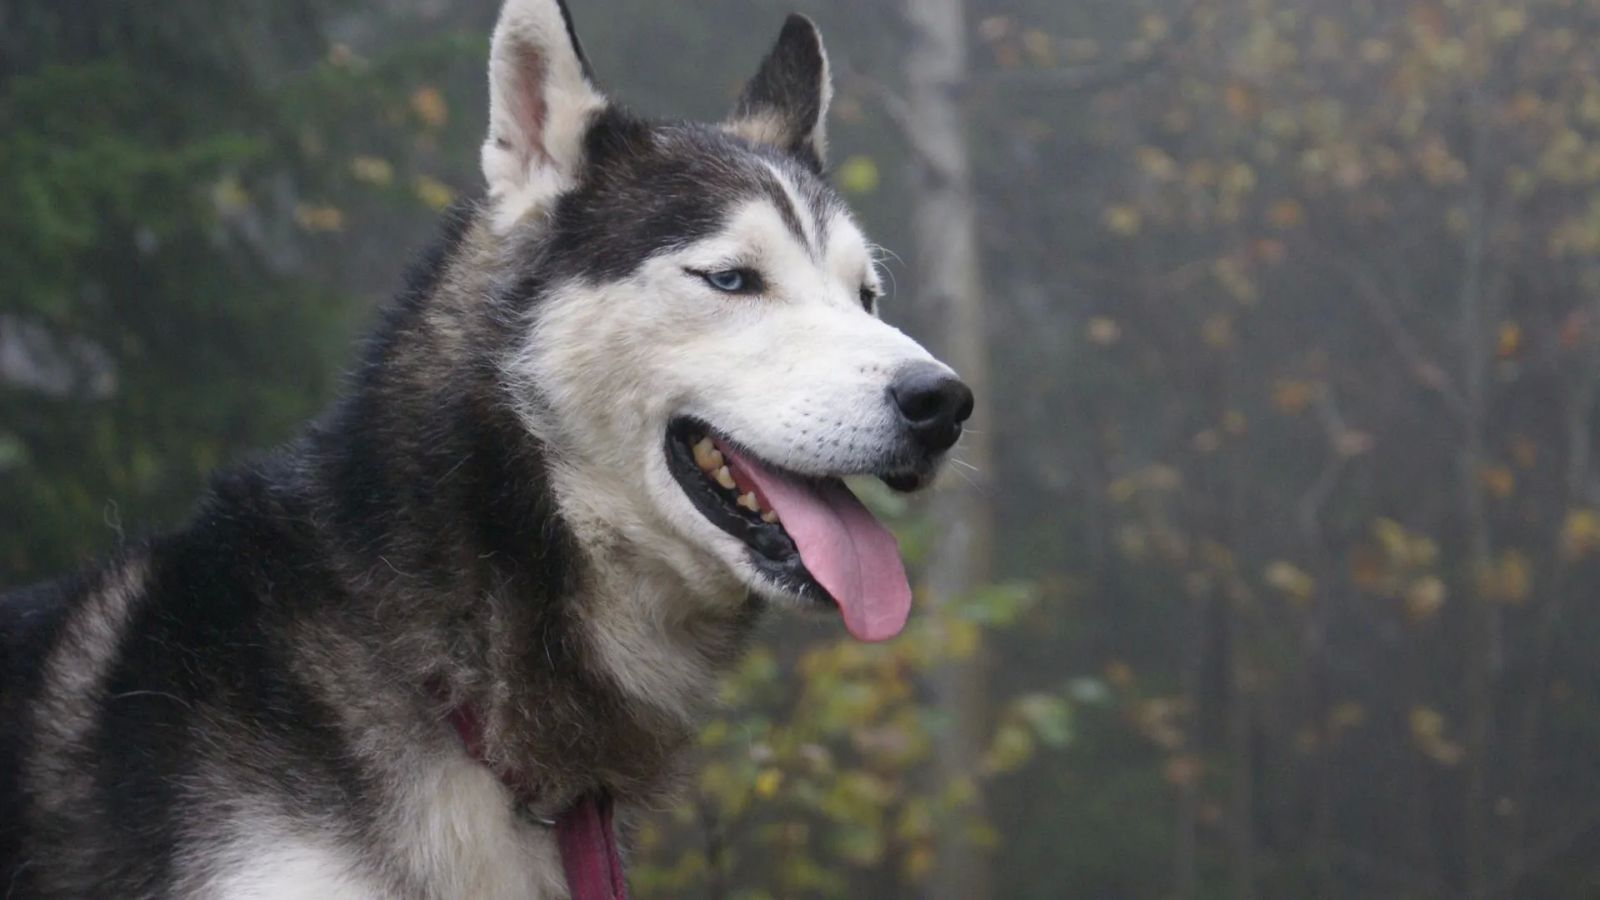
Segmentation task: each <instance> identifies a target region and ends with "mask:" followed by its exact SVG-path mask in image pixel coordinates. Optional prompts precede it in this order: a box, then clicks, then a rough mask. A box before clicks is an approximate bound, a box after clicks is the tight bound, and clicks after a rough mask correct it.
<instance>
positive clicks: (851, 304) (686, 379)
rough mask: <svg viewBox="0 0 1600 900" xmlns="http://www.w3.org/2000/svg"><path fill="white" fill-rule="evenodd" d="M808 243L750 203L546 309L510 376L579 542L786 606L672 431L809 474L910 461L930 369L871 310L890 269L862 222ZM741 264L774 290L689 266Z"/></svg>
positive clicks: (564, 293) (836, 226)
mask: <svg viewBox="0 0 1600 900" xmlns="http://www.w3.org/2000/svg"><path fill="white" fill-rule="evenodd" d="M775 171H777V170H775ZM784 177H785V178H787V176H786V175H785V176H784ZM789 193H790V194H791V195H793V196H795V198H796V201H797V200H798V196H797V195H798V194H799V192H798V191H796V190H794V189H793V187H792V186H790V187H789ZM795 205H796V206H797V207H798V208H799V209H801V210H807V207H805V206H802V205H800V204H799V203H798V202H796V204H795ZM802 218H804V219H809V211H807V212H805V213H803V214H802ZM805 231H806V237H807V240H806V241H805V242H802V241H801V240H800V239H799V238H797V237H796V235H795V234H794V233H793V232H792V231H791V230H790V229H789V228H788V227H787V226H786V225H785V224H784V221H783V218H782V216H781V215H780V213H779V211H778V209H777V207H775V206H774V205H773V203H772V201H771V200H769V199H765V198H763V199H759V200H757V199H752V200H751V201H749V202H747V203H745V204H744V205H743V206H740V207H736V208H735V210H734V211H733V212H732V213H731V214H730V215H729V217H728V225H727V227H726V228H725V229H723V230H722V231H721V232H720V233H719V234H716V235H714V236H712V237H709V238H707V239H704V240H701V241H699V242H696V243H694V244H692V245H690V246H687V247H685V248H683V249H681V250H678V251H676V252H671V253H667V254H664V255H660V256H657V257H654V258H652V259H650V260H648V261H646V262H645V263H644V265H643V266H641V267H640V268H639V270H638V271H637V272H636V273H635V274H634V275H633V276H632V277H630V278H628V279H626V280H624V281H620V282H615V283H609V284H604V285H599V286H593V287H590V286H584V285H581V284H569V285H567V286H566V287H564V288H561V289H558V290H557V291H556V292H555V294H554V295H553V296H550V297H547V298H545V299H544V300H542V301H541V302H540V305H539V308H538V311H537V321H536V323H535V326H534V328H533V329H532V331H531V333H530V336H529V339H528V341H527V343H526V345H525V347H524V349H523V352H522V353H521V355H520V357H519V358H518V360H517V361H516V362H515V363H514V365H513V367H512V368H513V372H512V374H513V375H514V377H515V378H516V380H517V381H518V382H520V383H522V384H525V385H528V387H529V390H530V392H534V391H536V392H537V400H536V401H535V402H531V403H529V405H528V406H527V408H526V409H525V411H524V417H525V419H526V421H527V424H528V426H529V427H530V428H531V429H533V430H534V431H535V432H536V433H537V434H539V436H540V437H541V438H543V439H544V440H545V441H546V442H547V443H548V444H549V445H550V446H551V449H552V452H551V453H550V458H551V459H554V460H558V461H559V463H558V465H559V468H558V470H557V471H556V472H555V475H554V478H553V481H554V486H555V488H556V492H557V496H558V500H559V502H560V504H561V506H562V510H563V513H564V514H565V515H566V516H567V518H568V519H569V521H570V522H571V524H572V525H573V527H574V528H575V529H577V530H578V532H579V538H580V540H579V544H580V545H583V546H589V547H602V548H607V551H609V550H615V549H616V548H617V545H618V544H619V543H621V544H625V545H628V551H629V552H628V555H629V556H633V555H635V554H639V553H643V554H645V555H646V556H648V557H651V558H654V559H655V560H657V561H658V562H659V563H664V564H666V565H667V566H669V567H670V568H671V569H673V570H675V571H676V573H677V574H678V575H679V576H680V577H681V578H682V579H683V580H684V582H685V583H686V584H688V585H693V586H696V587H699V588H702V590H703V591H705V592H704V593H702V594H701V595H700V599H701V600H702V601H703V602H705V603H710V604H715V605H719V606H722V605H726V604H728V603H730V602H737V600H738V599H739V597H741V596H742V593H743V590H744V589H751V590H755V591H757V592H758V593H761V594H763V595H765V596H768V597H773V598H775V599H778V598H779V595H778V592H777V591H776V590H775V589H774V588H773V587H771V586H770V585H769V584H767V582H766V581H765V580H764V579H763V578H762V577H761V576H760V575H758V574H757V573H756V571H755V570H754V568H753V567H752V566H751V565H750V564H749V562H748V549H747V548H746V546H745V545H744V544H743V543H742V542H740V541H739V540H737V539H735V538H733V537H732V536H730V535H728V534H727V533H725V532H724V531H722V530H721V529H720V528H718V527H717V526H715V525H713V524H712V523H711V522H709V521H707V520H706V519H705V517H704V516H703V515H702V514H701V513H700V512H699V511H698V510H697V509H696V508H695V507H694V506H693V504H692V503H691V501H690V500H689V498H688V497H687V496H686V495H685V494H684V492H683V488H682V487H681V486H680V485H679V484H678V482H677V480H676V479H675V478H674V477H673V476H672V474H671V473H670V471H669V470H668V468H667V464H666V459H665V455H664V450H663V444H664V441H665V435H666V429H667V426H668V423H669V422H670V421H671V420H672V419H673V418H674V417H676V416H680V415H688V416H692V417H695V418H698V419H701V420H703V421H705V422H708V423H710V424H711V425H712V426H713V427H714V428H716V429H717V430H719V431H720V432H722V433H723V434H725V435H726V436H728V437H730V438H732V439H733V440H735V441H737V442H739V443H740V444H742V445H744V446H745V447H747V448H749V449H750V450H752V451H754V452H755V453H756V454H757V455H759V456H760V457H762V458H764V459H766V460H768V461H770V462H773V463H776V464H778V465H780V466H783V467H784V468H787V469H790V470H793V471H796V472H801V473H804V474H809V475H819V476H822V475H842V474H851V473H861V472H868V471H874V470H881V469H882V468H883V467H884V466H885V464H886V462H887V460H888V459H889V458H890V457H891V456H892V455H893V454H894V453H895V451H896V449H897V444H898V441H899V440H901V436H900V432H899V426H898V421H897V418H896V416H897V414H896V412H895V410H894V408H893V406H892V401H891V399H890V397H889V393H888V389H889V383H890V379H891V378H892V376H893V374H894V372H895V371H896V370H897V369H899V368H900V367H901V366H903V365H905V364H907V363H911V362H916V361H933V359H932V357H931V356H930V355H929V354H928V352H927V351H926V350H924V349H923V348H922V347H921V346H920V345H918V344H917V343H916V342H915V341H913V340H912V339H911V338H909V337H907V336H906V335H905V334H903V333H902V332H900V331H899V330H898V329H896V328H894V327H893V326H890V325H888V324H886V323H884V322H882V321H880V320H879V319H878V318H877V317H876V316H875V315H874V314H873V313H871V312H868V311H867V310H865V309H863V308H862V305H861V300H860V290H861V288H862V286H863V285H867V286H870V287H871V288H873V289H874V291H876V289H877V275H876V273H875V271H874V270H873V267H872V263H871V256H870V253H869V251H868V247H867V243H866V240H865V238H864V237H863V236H862V234H861V232H860V230H859V228H857V226H856V225H855V223H854V222H852V221H851V220H850V218H849V217H848V216H847V215H846V214H844V213H843V212H837V213H835V214H833V216H832V218H831V221H829V222H828V224H827V227H826V229H825V232H826V235H827V243H826V246H825V247H818V246H816V240H817V237H818V236H817V234H816V229H815V226H814V224H813V223H809V222H808V223H807V225H806V228H805ZM808 244H810V246H808ZM741 266H743V267H749V268H752V269H755V270H756V271H758V272H760V273H761V275H762V277H763V278H764V280H765V282H766V284H765V290H764V291H763V292H762V293H761V294H759V295H751V296H741V295H730V294H723V293H720V292H718V291H716V290H715V289H714V288H712V287H711V286H709V285H708V284H706V282H705V281H704V280H703V279H701V278H700V277H698V276H696V275H693V274H690V272H689V271H686V270H696V271H716V270H720V269H727V268H733V267H741ZM530 396H532V395H531V394H530ZM607 551H602V552H607ZM730 575H731V576H733V577H732V578H730V577H729V576H730ZM718 585H720V586H721V589H720V590H706V589H709V588H711V587H713V586H718Z"/></svg>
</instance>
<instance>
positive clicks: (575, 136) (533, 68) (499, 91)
mask: <svg viewBox="0 0 1600 900" xmlns="http://www.w3.org/2000/svg"><path fill="white" fill-rule="evenodd" d="M605 106H606V98H605V95H603V94H602V93H600V90H599V89H598V88H596V87H595V85H594V81H593V79H592V77H591V75H590V71H589V62H588V60H587V59H585V58H584V55H583V48H582V47H581V46H580V45H579V44H578V36H577V33H576V32H574V31H573V28H572V16H571V14H570V13H569V12H568V11H567V5H566V3H565V2H563V0H506V4H505V6H504V7H503V8H502V9H501V10H500V22H499V24H497V25H496V26H495V29H494V42H493V45H492V46H491V48H490V50H489V134H488V137H487V138H486V139H485V140H484V142H483V176H484V178H485V179H487V181H488V183H489V201H490V204H491V209H492V221H493V223H494V227H495V229H496V230H497V231H501V232H504V231H506V230H508V229H509V228H511V226H512V225H514V224H516V223H517V222H518V221H520V220H522V219H523V218H525V217H527V216H528V215H530V214H532V213H536V212H542V211H546V210H548V209H549V207H550V205H551V202H552V201H553V200H555V198H556V197H558V196H560V195H561V194H562V193H563V192H564V191H567V190H569V189H570V188H572V187H573V186H574V185H575V184H576V183H577V181H578V173H579V171H580V169H581V168H582V166H583V141H584V135H585V133H586V132H587V131H588V129H589V123H590V122H591V121H592V120H593V118H594V116H595V114H596V113H598V112H600V111H601V110H603V109H604V108H605Z"/></svg>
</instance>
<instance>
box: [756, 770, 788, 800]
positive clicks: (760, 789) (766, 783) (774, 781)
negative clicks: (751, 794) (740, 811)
mask: <svg viewBox="0 0 1600 900" xmlns="http://www.w3.org/2000/svg"><path fill="white" fill-rule="evenodd" d="M782 786H783V772H782V771H781V770H778V769H762V770H761V774H759V775H757V776H756V795H757V796H759V797H761V798H763V799H771V798H772V797H773V796H775V795H776V794H777V793H778V788H780V787H782Z"/></svg>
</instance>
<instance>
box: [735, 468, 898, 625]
mask: <svg viewBox="0 0 1600 900" xmlns="http://www.w3.org/2000/svg"><path fill="white" fill-rule="evenodd" d="M722 452H723V455H724V456H725V457H727V458H728V460H729V463H730V467H731V468H732V469H733V472H734V474H735V475H740V476H743V477H744V478H743V480H745V481H746V482H747V483H748V484H749V485H750V486H751V487H753V488H754V489H755V491H756V493H757V495H758V496H759V497H760V499H761V500H762V501H764V503H765V504H766V506H767V508H768V509H771V510H772V511H773V512H775V513H777V514H778V518H779V520H780V521H781V522H782V523H783V530H784V531H786V532H788V533H789V537H791V538H793V539H794V545H795V547H796V549H798V550H799V551H800V561H801V562H803V563H805V566H806V569H807V570H808V571H810V572H811V577H813V578H815V579H816V580H817V583H818V584H820V585H822V587H823V589H824V590H826V591H827V592H828V593H829V594H830V595H831V596H832V597H833V600H834V602H835V603H838V604H839V611H840V612H841V613H843V614H844V625H845V627H846V628H848V629H849V630H850V634H851V635H852V636H854V637H855V638H857V639H858V640H863V641H882V640H887V639H889V638H892V637H894V636H895V635H897V634H899V633H900V629H901V628H902V627H904V626H905V624H906V616H907V615H908V614H909V613H910V612H911V585H910V584H909V583H908V582H907V581H906V569H905V565H904V564H903V563H901V561H900V544H899V542H898V541H896V540H895V537H894V535H892V534H890V533H889V529H887V528H884V527H883V526H882V525H881V524H879V523H878V520H877V519H874V518H873V517H872V513H870V512H867V508H866V507H865V506H862V505H861V501H860V500H857V499H856V496H855V495H854V494H852V493H850V489H849V488H847V487H845V486H844V484H843V483H841V482H839V481H836V480H832V479H830V480H828V481H823V482H803V481H799V480H797V479H795V478H792V477H790V476H787V475H781V474H779V473H777V472H773V471H770V470H769V469H766V468H765V467H763V466H761V465H760V464H759V463H756V462H755V461H754V460H751V459H749V458H747V457H744V456H740V455H739V454H737V453H730V452H729V451H728V450H727V448H725V447H724V448H722Z"/></svg>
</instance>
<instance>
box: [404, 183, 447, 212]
mask: <svg viewBox="0 0 1600 900" xmlns="http://www.w3.org/2000/svg"><path fill="white" fill-rule="evenodd" d="M412 188H413V189H414V190H415V191H416V193H417V199H419V200H421V201H422V202H423V203H425V204H427V206H428V208H429V209H432V210H435V211H438V210H442V209H444V208H445V207H447V206H449V205H450V203H451V202H452V201H454V200H455V198H456V193H455V191H452V190H450V186H449V185H447V184H445V183H444V182H442V181H440V180H439V179H437V178H434V177H433V176H431V175H418V176H417V177H416V180H415V181H413V182H412Z"/></svg>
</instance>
